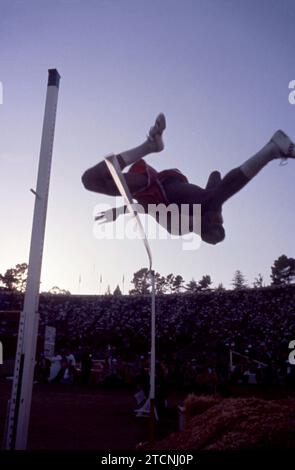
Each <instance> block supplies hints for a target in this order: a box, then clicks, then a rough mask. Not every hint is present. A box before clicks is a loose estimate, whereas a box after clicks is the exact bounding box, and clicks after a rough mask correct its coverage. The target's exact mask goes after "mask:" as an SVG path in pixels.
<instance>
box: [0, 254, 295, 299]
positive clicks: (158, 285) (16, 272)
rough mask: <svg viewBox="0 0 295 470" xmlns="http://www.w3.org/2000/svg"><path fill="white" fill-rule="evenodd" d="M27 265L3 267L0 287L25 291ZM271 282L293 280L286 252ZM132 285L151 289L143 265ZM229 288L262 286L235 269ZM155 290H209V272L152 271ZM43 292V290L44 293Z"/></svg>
mask: <svg viewBox="0 0 295 470" xmlns="http://www.w3.org/2000/svg"><path fill="white" fill-rule="evenodd" d="M27 272H28V265H27V264H26V263H21V264H17V265H16V266H15V267H14V268H10V269H7V271H6V272H5V273H4V274H0V290H4V291H9V292H25V290H26V280H27ZM270 277H271V284H270V285H272V286H286V285H290V284H292V283H294V281H295V259H294V258H289V257H287V256H286V255H281V256H279V257H278V258H277V259H276V260H275V261H274V263H273V265H272V266H271V276H270ZM131 284H132V288H131V289H130V290H129V294H130V295H144V294H149V292H150V290H151V279H150V276H149V272H148V269H147V268H141V269H139V270H138V271H137V272H135V273H134V274H133V279H132V281H131ZM231 285H232V288H233V289H234V290H240V289H247V288H250V287H253V288H256V289H258V288H261V287H265V286H266V284H265V283H264V279H263V276H262V275H261V274H258V276H257V277H256V278H255V279H254V281H253V282H252V284H249V283H248V282H247V280H246V278H245V276H244V274H243V273H242V272H241V271H240V270H239V269H238V270H237V271H236V272H235V273H234V276H233V279H232V283H231ZM155 290H156V293H157V294H174V293H175V294H177V293H185V292H187V293H197V292H207V291H210V290H213V288H212V280H211V276H210V275H209V274H205V275H204V276H202V278H201V279H200V280H198V281H196V280H195V279H191V280H190V281H188V282H186V281H185V280H184V279H183V277H182V276H181V275H179V274H177V275H175V274H172V273H171V274H168V275H167V276H162V275H161V274H160V273H158V272H156V273H155ZM214 290H215V291H223V290H225V288H224V286H223V285H222V284H219V285H218V286H217V287H216V288H214ZM44 293H45V292H44ZM46 293H50V294H64V295H70V292H69V291H67V290H64V289H60V288H59V287H58V286H54V287H52V288H51V289H50V290H49V291H48V292H46ZM105 295H122V292H121V289H120V286H119V285H118V286H117V287H116V289H115V290H114V291H113V293H112V291H111V289H110V286H108V287H107V290H106V292H105Z"/></svg>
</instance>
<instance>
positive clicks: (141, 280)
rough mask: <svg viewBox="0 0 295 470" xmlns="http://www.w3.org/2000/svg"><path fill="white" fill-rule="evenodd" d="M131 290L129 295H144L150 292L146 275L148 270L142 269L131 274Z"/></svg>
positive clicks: (148, 279)
mask: <svg viewBox="0 0 295 470" xmlns="http://www.w3.org/2000/svg"><path fill="white" fill-rule="evenodd" d="M131 283H132V284H133V286H134V287H133V289H131V290H130V291H129V294H131V295H144V294H148V293H149V292H150V278H149V275H148V269H147V268H142V269H140V270H139V271H137V272H136V273H134V274H133V279H132V281H131Z"/></svg>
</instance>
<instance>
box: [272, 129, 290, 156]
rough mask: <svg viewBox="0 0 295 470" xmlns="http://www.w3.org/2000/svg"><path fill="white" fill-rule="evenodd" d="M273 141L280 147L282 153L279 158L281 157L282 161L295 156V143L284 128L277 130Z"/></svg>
mask: <svg viewBox="0 0 295 470" xmlns="http://www.w3.org/2000/svg"><path fill="white" fill-rule="evenodd" d="M271 142H273V143H274V144H275V145H276V146H277V147H278V148H279V150H280V155H278V157H277V158H281V159H282V162H286V160H287V159H288V158H295V144H294V142H292V140H291V139H290V137H288V136H287V134H285V132H283V131H282V130H278V131H277V132H275V133H274V135H273V136H272V138H271Z"/></svg>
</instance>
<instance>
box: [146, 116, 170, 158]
mask: <svg viewBox="0 0 295 470" xmlns="http://www.w3.org/2000/svg"><path fill="white" fill-rule="evenodd" d="M165 129H166V118H165V116H164V114H163V113H160V114H159V116H158V117H157V119H156V121H155V124H154V125H153V126H152V127H151V128H150V130H149V133H148V135H147V139H148V141H149V142H150V144H151V146H152V150H153V152H161V150H163V149H164V142H163V137H162V134H163V132H164V130H165Z"/></svg>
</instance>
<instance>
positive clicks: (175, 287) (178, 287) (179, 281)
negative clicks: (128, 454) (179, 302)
mask: <svg viewBox="0 0 295 470" xmlns="http://www.w3.org/2000/svg"><path fill="white" fill-rule="evenodd" d="M183 285H184V279H183V277H182V276H180V275H179V274H178V275H177V276H175V278H174V280H173V284H172V289H171V290H172V292H176V293H179V292H181V291H182V289H183Z"/></svg>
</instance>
